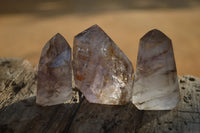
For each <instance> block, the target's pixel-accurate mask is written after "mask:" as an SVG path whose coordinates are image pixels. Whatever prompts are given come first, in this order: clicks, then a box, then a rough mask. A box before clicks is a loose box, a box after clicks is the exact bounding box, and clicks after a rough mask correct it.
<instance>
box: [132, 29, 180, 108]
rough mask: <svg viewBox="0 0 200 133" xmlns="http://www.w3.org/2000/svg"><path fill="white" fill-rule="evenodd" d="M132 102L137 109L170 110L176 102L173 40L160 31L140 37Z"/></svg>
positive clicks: (152, 31) (177, 91)
mask: <svg viewBox="0 0 200 133" xmlns="http://www.w3.org/2000/svg"><path fill="white" fill-rule="evenodd" d="M132 102H133V103H134V104H135V105H136V107H137V108H138V109H140V110H170V109H172V108H174V107H175V106H176V105H177V103H178V102H179V86H178V79H177V72H176V64H175V59H174V53H173V48H172V43H171V40H170V39H169V38H168V37H167V36H166V35H165V34H163V33H162V32H161V31H159V30H151V31H149V32H148V33H147V34H145V35H144V36H143V37H142V38H141V40H140V45H139V53H138V57H137V66H136V73H135V79H134V88H133V97H132Z"/></svg>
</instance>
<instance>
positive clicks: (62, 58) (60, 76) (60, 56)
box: [36, 33, 72, 106]
mask: <svg viewBox="0 0 200 133" xmlns="http://www.w3.org/2000/svg"><path fill="white" fill-rule="evenodd" d="M71 97H72V68H71V48H70V46H69V44H68V43H67V41H66V40H65V39H64V37H63V36H62V35H60V34H59V33H58V34H56V35H55V36H54V37H52V38H51V40H49V41H48V42H47V44H46V45H45V46H44V48H43V50H42V53H41V57H40V61H39V66H38V85H37V97H36V103H37V104H40V105H43V106H49V105H55V104H61V103H64V102H66V101H67V100H70V99H71Z"/></svg>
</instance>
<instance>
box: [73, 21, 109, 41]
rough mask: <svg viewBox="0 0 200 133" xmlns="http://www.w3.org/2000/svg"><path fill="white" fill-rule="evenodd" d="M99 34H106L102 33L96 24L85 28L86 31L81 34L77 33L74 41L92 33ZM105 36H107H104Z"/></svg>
mask: <svg viewBox="0 0 200 133" xmlns="http://www.w3.org/2000/svg"><path fill="white" fill-rule="evenodd" d="M96 32H98V33H101V34H104V35H106V33H105V32H104V31H103V29H101V27H99V26H98V25H97V24H95V25H93V26H91V27H89V28H87V29H86V30H84V31H83V32H81V33H79V34H78V35H76V36H75V39H76V38H77V39H78V38H82V37H85V36H87V35H88V34H93V33H96ZM106 36H107V35H106Z"/></svg>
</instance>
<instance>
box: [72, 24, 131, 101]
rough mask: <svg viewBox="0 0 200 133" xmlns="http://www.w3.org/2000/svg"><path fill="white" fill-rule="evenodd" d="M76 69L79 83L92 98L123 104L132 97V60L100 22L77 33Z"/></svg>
mask: <svg viewBox="0 0 200 133" xmlns="http://www.w3.org/2000/svg"><path fill="white" fill-rule="evenodd" d="M73 71H74V80H75V85H76V87H77V88H78V89H80V91H81V92H82V93H83V94H84V96H85V97H86V99H87V100H88V101H89V102H91V103H100V104H110V105H122V104H126V103H127V102H129V101H130V99H131V96H132V86H133V67H132V63H131V62H130V60H129V59H128V58H127V57H126V55H125V54H124V53H123V52H122V51H121V50H120V48H119V47H118V46H117V45H116V44H115V43H114V42H113V41H112V40H111V39H110V38H109V36H108V35H107V34H106V33H105V32H104V31H103V30H102V29H101V28H100V27H99V26H98V25H94V26H92V27H90V28H89V29H87V30H85V31H83V32H81V33H80V34H78V35H77V36H75V38H74V48H73Z"/></svg>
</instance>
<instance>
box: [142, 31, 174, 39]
mask: <svg viewBox="0 0 200 133" xmlns="http://www.w3.org/2000/svg"><path fill="white" fill-rule="evenodd" d="M163 40H170V38H168V37H167V36H166V35H165V34H164V33H163V32H161V31H160V30H157V29H153V30H151V31H149V32H147V33H146V34H145V35H144V36H143V37H142V38H141V39H140V41H146V42H159V41H163Z"/></svg>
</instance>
